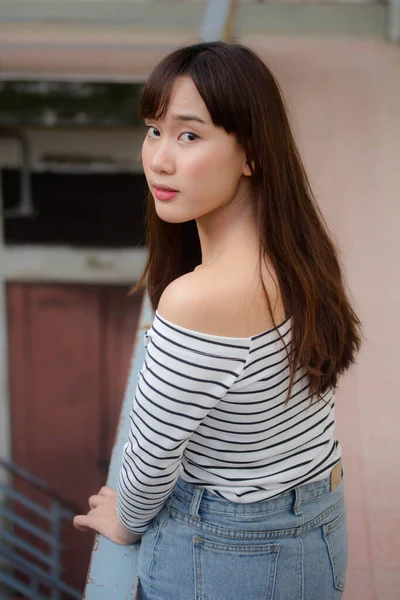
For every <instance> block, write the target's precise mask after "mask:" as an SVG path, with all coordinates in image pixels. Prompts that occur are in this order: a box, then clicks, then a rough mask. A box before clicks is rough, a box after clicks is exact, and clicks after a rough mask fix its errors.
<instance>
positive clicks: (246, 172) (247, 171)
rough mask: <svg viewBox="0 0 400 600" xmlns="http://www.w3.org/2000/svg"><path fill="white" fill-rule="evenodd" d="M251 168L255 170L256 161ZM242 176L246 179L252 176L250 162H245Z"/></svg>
mask: <svg viewBox="0 0 400 600" xmlns="http://www.w3.org/2000/svg"><path fill="white" fill-rule="evenodd" d="M251 166H252V167H253V169H254V161H252V162H251ZM242 174H243V175H245V176H246V177H250V176H251V174H252V173H251V170H250V166H249V163H248V162H245V163H244V164H243V168H242Z"/></svg>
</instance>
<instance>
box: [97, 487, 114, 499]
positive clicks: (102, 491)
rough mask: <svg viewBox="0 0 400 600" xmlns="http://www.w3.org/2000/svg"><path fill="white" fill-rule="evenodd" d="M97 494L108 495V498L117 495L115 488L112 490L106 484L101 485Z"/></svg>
mask: <svg viewBox="0 0 400 600" xmlns="http://www.w3.org/2000/svg"><path fill="white" fill-rule="evenodd" d="M98 495H99V496H108V497H109V498H114V496H116V495H117V490H113V489H112V488H110V487H108V486H107V485H103V487H102V488H101V489H100V491H99V494H98Z"/></svg>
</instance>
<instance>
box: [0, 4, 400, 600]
mask: <svg viewBox="0 0 400 600" xmlns="http://www.w3.org/2000/svg"><path fill="white" fill-rule="evenodd" d="M201 39H204V40H211V39H225V40H238V41H241V42H243V43H245V44H247V45H249V46H250V47H252V48H253V49H254V50H256V52H258V53H259V54H260V56H261V57H262V58H263V59H264V60H265V61H266V63H267V64H268V66H269V67H270V68H271V69H272V71H273V72H274V73H275V75H276V76H277V78H278V81H279V83H280V85H281V87H282V89H283V92H284V95H285V97H286V101H287V106H288V111H289V115H290V118H291V120H292V124H293V129H294V133H295V136H296V139H297V141H298V144H299V146H300V149H301V152H302V156H303V159H304V162H305V165H306V168H307V170H308V173H309V176H310V179H311V183H312V185H313V188H314V191H315V194H316V196H317V199H318V202H319V203H320V206H321V208H322V211H323V213H324V215H325V217H326V220H327V222H328V225H329V227H330V230H331V232H332V236H333V238H334V240H335V242H336V244H337V245H338V247H339V249H340V252H341V256H340V258H341V261H342V265H343V271H344V275H345V278H346V281H347V285H348V289H349V293H350V294H351V297H352V298H353V302H354V306H355V309H356V311H357V313H358V315H359V317H360V318H361V320H362V322H363V326H364V335H365V341H364V345H363V347H362V350H361V352H360V354H359V356H358V362H357V365H356V366H354V368H353V369H352V370H351V372H349V373H347V374H346V375H345V376H344V377H343V378H342V380H341V381H339V389H338V391H337V400H336V410H337V437H338V439H339V440H340V441H341V444H342V447H343V452H344V478H345V491H346V503H347V512H348V524H349V535H350V548H349V550H350V559H349V569H348V575H347V582H346V591H345V595H344V597H345V600H398V599H399V598H400V500H399V498H400V478H399V471H400V469H399V467H400V464H399V463H400V460H399V456H400V447H399V446H400V443H399V433H398V423H399V417H400V408H399V406H400V405H399V394H398V385H397V384H396V380H395V377H396V376H397V374H398V364H399V360H400V351H399V343H398V340H399V338H400V318H399V317H400V308H399V307H400V279H399V264H400V236H399V226H400V219H399V217H400V202H399V199H400V176H399V173H400V45H399V41H400V0H392V1H391V2H377V1H375V0H353V1H352V2H350V1H348V0H329V2H325V1H324V0H308V2H304V1H303V0H295V1H291V2H286V1H285V0H274V1H271V2H268V3H267V2H262V1H257V0H237V1H236V2H235V1H233V0H209V1H206V0H186V1H185V0H180V1H178V0H175V1H169V0H8V1H7V0H0V539H1V541H0V598H2V599H3V598H4V599H7V600H11V599H16V598H33V599H34V600H40V599H41V598H53V599H58V598H63V599H64V598H66V599H68V598H81V597H82V593H83V590H84V587H85V581H86V575H87V570H88V565H89V561H90V560H91V552H92V547H93V536H92V535H91V534H90V533H88V534H82V533H79V532H77V531H76V530H74V529H73V527H72V524H71V515H72V514H76V512H80V513H82V512H86V511H87V508H86V506H87V498H88V497H89V496H90V495H91V494H92V493H95V492H96V491H97V490H98V489H99V488H100V487H101V485H104V484H105V482H106V478H107V473H108V469H109V464H110V457H111V453H112V448H113V444H114V440H115V436H116V432H117V431H118V423H119V419H120V411H121V405H122V400H123V397H124V393H125V389H126V383H127V378H128V374H129V370H130V368H131V361H132V364H133V363H134V358H133V360H132V351H133V347H134V340H135V335H137V331H138V327H140V325H141V323H140V318H141V317H140V315H141V310H142V298H141V297H138V296H136V297H135V298H132V297H127V292H128V290H129V287H130V286H131V285H132V283H134V282H135V281H136V280H137V279H138V277H139V275H140V274H141V271H142V268H143V266H144V262H145V258H146V251H145V248H144V233H145V232H144V209H145V201H146V184H145V178H144V175H143V171H142V167H141V162H140V147H141V142H142V139H143V135H144V131H145V128H144V125H143V124H142V123H141V122H139V121H138V119H137V116H136V108H137V102H138V98H139V94H140V90H141V87H142V85H143V83H144V82H145V81H146V77H147V76H148V74H149V73H150V71H151V70H152V68H153V67H154V66H155V64H156V63H157V62H158V60H159V59H161V58H162V57H163V56H164V55H165V54H166V53H168V52H170V51H171V50H173V49H174V48H176V47H178V46H180V45H186V44H189V43H192V42H195V41H199V40H201ZM125 417H126V415H125ZM125 417H124V415H122V416H121V420H122V419H123V418H125ZM120 423H121V422H120ZM92 561H93V558H92ZM121 594H122V592H121ZM88 597H89V596H88ZM90 597H93V598H100V597H101V598H103V597H104V598H112V600H114V598H115V600H118V598H119V597H121V598H122V597H123V598H125V595H121V596H118V594H117V593H115V594H114V595H101V596H100V595H99V592H97V595H96V594H94V595H93V596H90ZM321 600H323V599H321Z"/></svg>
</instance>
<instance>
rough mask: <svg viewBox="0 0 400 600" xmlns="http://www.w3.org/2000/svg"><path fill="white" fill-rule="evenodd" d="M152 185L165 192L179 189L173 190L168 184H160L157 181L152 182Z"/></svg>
mask: <svg viewBox="0 0 400 600" xmlns="http://www.w3.org/2000/svg"><path fill="white" fill-rule="evenodd" d="M153 187H155V188H156V189H157V190H162V191H165V192H178V191H179V190H175V189H174V188H171V187H169V186H168V185H161V184H158V183H154V184H153Z"/></svg>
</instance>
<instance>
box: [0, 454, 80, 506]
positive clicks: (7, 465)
mask: <svg viewBox="0 0 400 600" xmlns="http://www.w3.org/2000/svg"><path fill="white" fill-rule="evenodd" d="M0 467H3V469H5V470H6V471H8V472H9V473H13V474H14V475H18V477H21V479H23V480H24V481H26V482H27V483H29V484H30V485H31V486H32V487H34V488H35V489H37V490H40V491H41V492H43V493H44V494H46V495H47V496H48V497H49V498H52V500H55V501H56V502H59V503H60V504H61V505H62V506H63V507H64V508H65V509H66V510H67V511H68V512H66V514H65V516H66V517H71V516H73V515H77V514H82V513H83V512H84V511H83V510H82V509H80V508H79V507H78V506H76V505H75V504H74V503H73V502H70V501H69V500H65V499H64V498H63V497H62V496H60V494H58V493H57V492H56V491H55V489H54V488H52V487H51V485H49V484H48V483H46V482H45V481H43V480H42V479H39V477H36V476H35V475H32V474H31V473H29V472H28V471H26V470H25V469H23V468H22V467H19V466H18V465H16V464H15V463H12V462H10V461H9V460H6V459H5V458H3V457H0Z"/></svg>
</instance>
